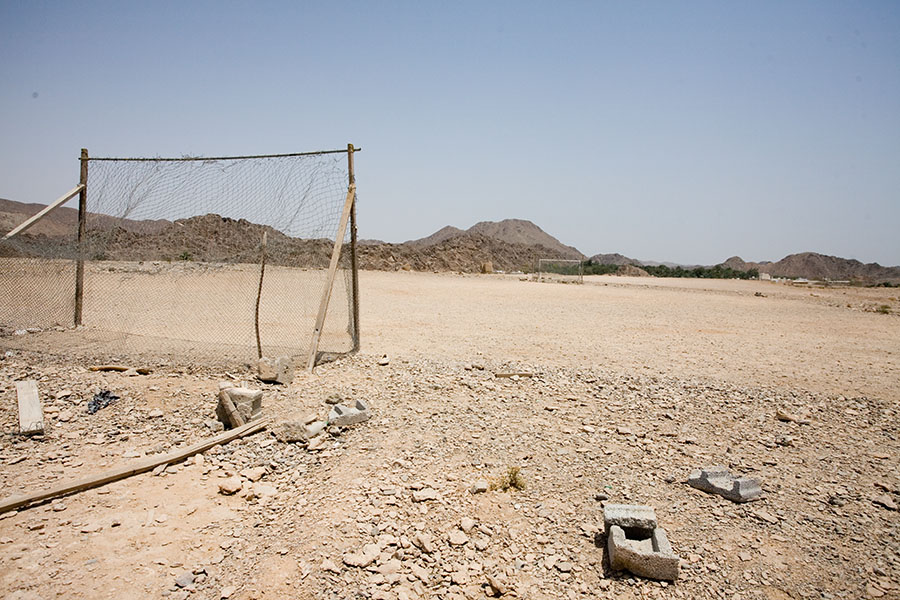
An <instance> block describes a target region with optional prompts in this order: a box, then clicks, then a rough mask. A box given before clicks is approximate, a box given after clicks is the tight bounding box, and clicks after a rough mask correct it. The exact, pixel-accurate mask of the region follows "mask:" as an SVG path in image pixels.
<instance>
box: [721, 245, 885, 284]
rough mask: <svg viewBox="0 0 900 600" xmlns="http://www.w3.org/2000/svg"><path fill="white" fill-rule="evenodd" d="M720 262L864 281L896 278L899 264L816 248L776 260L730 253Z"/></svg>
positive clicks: (742, 267) (783, 273)
mask: <svg viewBox="0 0 900 600" xmlns="http://www.w3.org/2000/svg"><path fill="white" fill-rule="evenodd" d="M722 265H723V266H726V267H731V268H732V269H736V270H739V271H747V270H750V269H757V270H759V272H760V273H768V274H769V275H772V276H773V277H805V278H806V279H830V280H832V281H842V280H851V279H855V280H860V281H868V282H881V281H900V267H883V266H881V265H880V264H878V263H868V264H865V263H862V262H860V261H858V260H855V259H851V258H840V257H838V256H828V255H827V254H819V253H817V252H801V253H799V254H790V255H788V256H785V257H784V258H782V259H781V260H779V261H777V262H758V263H755V262H745V261H744V260H743V259H742V258H741V257H739V256H732V257H731V258H729V259H728V260H726V261H725V262H724V263H722Z"/></svg>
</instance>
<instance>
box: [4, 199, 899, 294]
mask: <svg viewBox="0 0 900 600" xmlns="http://www.w3.org/2000/svg"><path fill="white" fill-rule="evenodd" d="M41 208H43V205H38V204H22V203H20V202H14V201H11V200H3V199H0V232H2V231H9V230H10V229H12V228H13V227H15V226H16V225H18V224H19V223H21V222H22V221H24V220H25V219H26V218H27V217H28V216H30V215H32V214H35V213H36V212H38V211H39V210H40V209H41ZM77 220H78V212H77V210H76V209H74V208H69V207H62V208H59V209H57V210H55V211H54V212H52V213H51V214H50V215H48V216H47V217H46V218H44V219H42V220H41V221H40V222H38V223H37V224H36V225H35V226H34V227H32V228H31V229H29V230H28V231H27V232H26V233H24V234H21V235H19V236H17V237H16V238H15V239H14V240H13V241H11V242H5V243H2V244H0V256H40V257H47V258H71V257H74V255H75V252H74V249H75V248H74V244H75V229H76V225H77ZM264 232H267V233H268V248H267V256H268V260H269V262H270V263H271V264H281V265H302V266H305V267H313V268H321V267H324V266H327V264H328V261H329V258H330V247H331V243H330V242H329V241H328V240H321V239H298V238H292V237H288V236H286V235H285V234H283V233H281V232H279V231H278V230H276V229H274V228H272V227H268V226H263V225H258V224H255V223H251V222H249V221H247V220H244V219H231V218H228V217H221V216H219V215H214V214H207V215H202V216H198V217H191V218H189V219H179V220H177V221H165V220H156V221H145V220H140V221H139V220H129V219H115V218H113V217H109V216H105V215H90V218H89V220H88V244H89V256H90V257H91V258H95V259H109V260H195V261H204V262H220V261H224V262H251V263H255V262H257V261H258V260H259V256H260V241H261V239H262V235H263V233H264ZM581 257H582V254H581V253H580V252H579V251H578V250H577V249H576V248H573V247H571V246H566V245H565V244H563V243H561V242H560V241H559V240H557V239H556V238H554V237H553V236H551V235H550V234H548V233H546V232H545V231H544V230H542V229H541V228H540V227H538V226H537V225H535V224H534V223H532V222H530V221H524V220H521V219H506V220H504V221H500V222H490V221H484V222H481V223H477V224H476V225H473V226H472V227H470V228H469V229H468V230H466V231H463V230H461V229H458V228H456V227H452V226H447V227H444V228H442V229H440V230H438V231H436V232H435V233H433V234H432V235H430V236H428V237H425V238H421V239H418V240H412V241H409V242H404V243H402V244H391V243H385V242H382V241H380V240H366V241H361V242H360V244H359V266H360V267H361V268H363V269H380V270H393V269H414V270H421V271H462V272H477V271H479V270H480V269H481V265H482V263H485V262H491V263H493V267H494V269H497V270H504V271H515V270H528V269H530V268H532V267H533V265H534V264H535V261H536V260H537V259H538V258H581ZM591 260H593V261H594V262H596V263H601V264H612V265H633V266H636V267H640V266H643V265H650V266H653V265H655V264H659V263H650V262H646V263H642V262H641V261H638V260H635V259H632V258H628V257H627V256H623V255H621V254H616V253H613V254H596V255H594V256H592V257H591ZM666 264H668V263H666ZM722 264H723V265H724V266H726V267H730V268H732V269H735V270H739V271H747V270H749V269H758V270H759V271H760V272H761V273H769V274H770V275H772V276H775V277H805V278H808V279H831V280H857V281H862V282H869V283H877V282H882V281H890V282H900V267H883V266H881V265H879V264H878V263H869V264H864V263H862V262H860V261H858V260H853V259H846V258H839V257H836V256H827V255H824V254H818V253H815V252H803V253H800V254H791V255H789V256H786V257H784V258H783V259H781V260H779V261H778V262H758V263H754V262H746V261H744V260H743V259H741V258H740V257H739V256H732V257H731V258H729V259H728V260H726V261H725V262H724V263H722Z"/></svg>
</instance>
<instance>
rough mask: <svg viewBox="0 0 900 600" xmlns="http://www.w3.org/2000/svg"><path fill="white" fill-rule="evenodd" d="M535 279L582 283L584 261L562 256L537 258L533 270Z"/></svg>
mask: <svg viewBox="0 0 900 600" xmlns="http://www.w3.org/2000/svg"><path fill="white" fill-rule="evenodd" d="M534 279H535V281H549V282H557V283H584V263H583V262H582V261H580V260H573V259H564V258H539V259H538V261H537V265H535V270H534Z"/></svg>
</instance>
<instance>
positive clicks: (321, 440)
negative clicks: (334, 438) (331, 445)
mask: <svg viewBox="0 0 900 600" xmlns="http://www.w3.org/2000/svg"><path fill="white" fill-rule="evenodd" d="M327 445H328V436H327V435H326V434H325V433H320V434H319V435H317V436H316V437H314V438H312V439H310V440H309V443H308V444H307V445H306V449H307V450H309V451H310V452H315V451H316V450H322V449H324V448H325V446H327Z"/></svg>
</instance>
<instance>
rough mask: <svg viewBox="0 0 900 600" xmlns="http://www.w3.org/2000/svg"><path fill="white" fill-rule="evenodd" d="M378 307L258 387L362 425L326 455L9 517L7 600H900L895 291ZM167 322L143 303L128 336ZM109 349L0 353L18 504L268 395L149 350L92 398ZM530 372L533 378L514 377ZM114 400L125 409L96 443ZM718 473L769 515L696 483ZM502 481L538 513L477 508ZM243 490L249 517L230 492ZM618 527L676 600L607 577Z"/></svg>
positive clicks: (470, 289) (373, 282) (453, 285)
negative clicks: (661, 571) (357, 414)
mask: <svg viewBox="0 0 900 600" xmlns="http://www.w3.org/2000/svg"><path fill="white" fill-rule="evenodd" d="M229 276H231V275H229ZM220 284H221V282H220V281H219V282H217V281H212V280H211V283H209V285H210V286H211V287H212V288H215V289H222V288H221V286H220ZM204 285H207V284H204ZM360 285H361V308H362V315H361V324H362V344H363V348H362V352H361V354H360V355H358V356H356V357H353V358H349V359H344V360H341V361H338V362H335V363H330V364H327V365H323V366H321V367H319V368H318V369H317V371H316V374H315V375H307V374H305V373H298V374H297V376H296V377H295V380H294V382H293V384H292V385H290V386H276V385H270V384H258V383H255V382H254V383H253V385H255V386H258V387H260V388H261V389H264V390H265V391H266V396H265V400H264V411H265V413H266V414H268V415H269V416H271V417H273V418H274V419H275V420H278V421H282V420H295V419H303V417H305V416H306V415H310V414H315V415H317V416H318V417H320V418H323V417H324V416H325V415H326V413H327V411H328V405H327V403H326V400H327V399H328V398H329V397H330V396H333V395H334V394H338V395H339V396H340V397H341V398H342V399H343V400H344V401H345V402H350V401H352V400H355V399H363V400H365V401H367V402H368V403H369V404H370V405H371V407H372V409H373V412H374V417H373V418H372V419H371V420H369V421H367V422H365V423H363V424H360V425H356V426H354V427H351V428H347V429H344V430H337V429H335V428H332V429H330V430H329V431H330V433H329V434H328V436H327V438H326V439H327V443H326V444H324V445H323V446H322V447H320V448H319V449H317V450H314V451H311V450H308V449H307V448H305V447H304V445H303V444H287V443H282V442H279V441H277V440H276V439H275V438H274V437H273V436H272V435H271V433H269V432H263V433H259V434H256V435H253V436H250V437H247V438H245V439H242V440H239V441H235V442H232V443H230V444H227V445H224V446H220V447H218V448H215V449H213V450H210V451H208V452H206V453H205V454H204V455H203V457H202V459H201V460H190V461H188V462H186V463H180V464H177V465H170V466H169V467H168V468H166V469H165V470H164V471H162V472H161V473H158V474H155V475H154V474H149V473H148V474H144V475H138V476H134V477H131V478H129V479H126V480H123V481H119V482H116V483H113V484H109V485H107V486H105V487H102V488H98V489H94V490H89V491H86V492H82V493H80V494H76V495H73V496H69V497H66V498H62V499H60V500H57V501H55V502H52V503H47V504H43V505H38V506H33V507H30V508H25V509H22V510H19V511H18V512H11V513H4V514H2V515H0V595H3V596H5V597H8V598H19V599H26V598H52V597H58V596H59V597H67V598H68V597H71V598H147V597H151V598H152V597H160V598H162V597H167V598H173V599H178V598H188V597H191V598H222V597H226V596H227V597H230V598H239V599H250V598H260V599H262V598H284V597H295V598H371V599H373V600H374V599H379V598H390V599H392V600H393V599H397V600H400V599H402V598H447V599H450V598H459V599H462V598H482V597H485V594H489V595H491V594H493V593H494V590H492V588H491V587H490V585H488V575H490V576H491V577H492V578H493V579H494V580H495V581H498V582H499V583H500V584H501V586H502V587H504V588H505V592H506V594H505V595H506V597H518V598H597V597H599V598H670V597H671V598H728V599H735V600H750V599H757V598H760V599H761V598H766V599H783V598H861V597H872V598H882V597H883V598H898V597H900V512H897V504H898V503H900V413H898V401H900V365H898V353H900V316H898V314H897V313H900V302H898V301H897V294H898V292H897V291H896V290H893V289H849V288H848V289H802V288H794V287H789V286H784V285H778V284H772V283H767V282H735V281H701V280H658V279H653V278H649V279H648V278H634V279H631V278H621V277H607V276H604V277H591V278H587V282H586V284H585V285H583V286H576V285H562V284H541V283H535V282H530V281H521V280H520V279H519V278H518V277H514V276H481V277H478V276H459V275H438V274H421V273H407V272H399V273H384V272H364V273H361V278H360ZM147 297H149V296H148V295H146V294H140V293H139V294H129V295H127V298H129V299H130V300H129V301H131V302H133V303H134V304H135V309H134V310H135V313H136V314H140V308H141V303H142V302H143V301H144V300H145V299H146V298H147ZM882 306H887V307H888V309H880V307H882ZM126 308H127V307H126ZM879 309H880V310H882V311H886V312H888V313H891V314H882V313H881V312H876V311H878V310H879ZM123 310H125V309H124V308H123ZM226 316H227V315H226ZM141 318H143V317H141ZM272 325H273V327H276V328H277V324H272ZM160 326H162V325H160ZM165 326H166V327H169V326H171V324H165ZM209 326H210V325H209V324H207V325H204V327H209ZM100 339H101V337H99V333H98V331H96V330H94V329H92V328H91V326H89V327H88V329H87V330H86V331H47V332H43V333H37V334H29V335H27V336H15V337H5V338H0V348H2V349H3V350H6V354H5V356H4V358H3V360H2V361H0V399H2V401H0V423H2V431H3V432H5V433H3V435H2V437H0V464H2V465H3V468H2V470H0V495H2V496H4V497H5V496H9V495H13V494H17V493H21V492H23V491H26V490H34V489H40V488H43V487H47V486H50V485H52V484H53V483H55V482H59V481H63V480H66V479H69V478H77V477H81V476H84V475H86V474H90V473H96V472H99V471H101V470H103V469H104V468H111V467H114V466H118V465H121V464H127V463H128V462H129V461H133V460H136V459H137V457H139V456H146V455H152V454H154V453H159V452H166V451H170V450H172V449H175V448H178V447H181V446H184V445H187V444H191V443H193V442H195V441H198V440H200V439H203V438H205V437H208V436H210V435H212V433H213V432H212V429H213V423H212V420H213V419H214V409H215V403H216V400H215V395H216V390H217V382H218V381H220V380H229V381H234V380H240V379H251V378H252V373H251V371H250V369H249V367H248V366H247V365H243V364H242V363H241V362H235V361H234V360H223V361H209V362H204V361H198V360H197V359H196V358H192V359H187V358H184V356H186V355H180V354H178V352H177V351H172V350H170V351H169V352H163V351H162V350H160V348H159V347H158V346H157V344H159V340H150V341H148V342H147V344H146V345H145V346H144V347H143V348H142V347H140V341H141V340H140V338H138V339H136V340H132V342H136V343H137V346H135V348H136V349H137V351H136V353H135V355H134V356H121V357H119V358H118V360H120V361H122V362H127V361H141V364H146V365H148V366H151V367H152V368H153V372H152V373H151V374H150V375H146V376H134V377H129V376H125V375H123V374H120V373H97V372H91V371H88V370H87V368H86V367H87V366H88V365H89V364H93V362H94V361H98V360H100V359H103V360H110V359H113V358H115V357H113V356H109V354H110V353H109V352H106V351H105V350H104V348H103V346H102V345H101V344H100V343H99V341H98V340H100ZM206 341H207V342H208V340H206ZM384 353H386V354H388V355H389V356H390V359H391V360H390V364H388V365H386V366H380V365H378V364H377V358H378V357H380V356H381V355H382V354H384ZM251 355H252V352H251ZM153 356H156V358H155V359H152V357H153ZM511 371H516V372H523V373H529V374H531V375H532V376H530V377H522V378H518V379H510V378H498V377H496V374H497V373H503V372H511ZM22 379H36V380H38V385H39V387H40V389H41V393H42V400H43V403H44V409H45V414H46V417H47V424H48V429H47V433H46V434H45V435H44V436H42V437H38V438H28V439H24V438H21V437H19V436H17V435H15V434H14V433H13V432H15V431H16V428H17V412H16V401H15V383H14V382H15V381H17V380H22ZM101 389H109V390H111V391H113V392H114V393H116V394H117V395H119V396H120V399H119V400H118V401H117V402H116V403H114V404H112V405H111V406H109V407H107V408H104V409H102V410H101V411H99V412H97V413H96V414H94V415H88V414H87V413H86V411H85V405H86V403H87V401H88V400H89V399H90V398H91V397H92V395H93V394H94V393H96V392H97V391H99V390H101ZM778 411H781V412H782V413H788V414H790V415H795V416H796V417H797V419H796V420H793V421H784V420H779V419H778V418H776V413H777V412H778ZM713 464H722V465H724V466H726V467H728V468H730V469H731V471H732V472H733V473H735V474H741V475H743V474H746V475H750V476H753V477H757V478H759V479H760V480H761V482H762V487H763V489H764V491H765V493H766V497H765V498H764V499H763V500H761V501H758V502H753V503H750V504H743V505H738V504H732V503H731V502H729V501H727V500H725V499H723V498H720V497H718V496H711V495H707V494H705V493H703V492H699V491H697V490H695V489H693V488H690V487H689V486H687V485H685V484H684V481H685V479H686V477H687V475H688V473H689V472H690V471H691V470H692V469H694V468H698V467H701V466H707V465H713ZM510 466H517V467H520V468H521V470H522V474H523V476H524V479H525V484H526V487H525V489H524V490H520V491H516V490H508V491H488V492H486V493H479V494H473V493H472V492H471V488H472V486H473V485H474V484H475V483H476V482H477V481H478V480H482V479H484V480H488V481H497V480H499V478H500V477H501V476H502V474H503V473H505V472H506V470H507V468H508V467H510ZM253 468H261V469H260V470H259V471H257V472H253V471H251V470H250V469H253ZM241 473H243V475H241ZM231 476H237V477H241V479H242V484H243V485H242V490H241V491H240V492H239V493H237V494H235V495H230V496H226V495H223V494H220V493H219V492H218V484H219V483H220V482H222V481H224V480H225V479H227V478H228V477H231ZM260 477H261V478H260ZM254 479H258V480H257V481H253V480H254ZM429 490H431V491H433V494H432V493H431V492H429ZM424 492H427V493H424ZM423 495H424V496H426V497H430V498H431V499H423V498H422V496H423ZM417 496H418V498H417ZM606 499H608V500H609V501H611V502H627V503H641V504H649V505H651V506H653V507H654V508H655V509H656V512H657V515H658V517H659V520H660V525H661V526H662V527H664V528H665V529H666V531H667V533H668V537H669V540H670V541H671V543H672V545H673V548H674V550H675V552H676V553H678V554H679V555H680V556H681V557H682V559H683V560H682V570H681V576H680V578H679V580H678V581H677V582H675V583H674V584H665V583H659V582H651V581H648V580H643V579H639V578H635V577H632V576H630V575H628V574H627V573H621V572H613V571H611V570H610V568H609V564H608V561H607V559H606V552H605V550H604V544H605V537H604V536H603V534H602V529H603V518H602V510H603V508H602V507H603V503H604V502H605V501H606ZM417 500H421V501H417ZM366 551H369V552H371V553H372V554H371V563H370V564H369V565H367V566H365V567H357V566H351V565H350V564H348V563H353V562H354V560H353V558H352V557H351V555H358V554H365V553H366ZM363 562H365V561H363Z"/></svg>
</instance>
